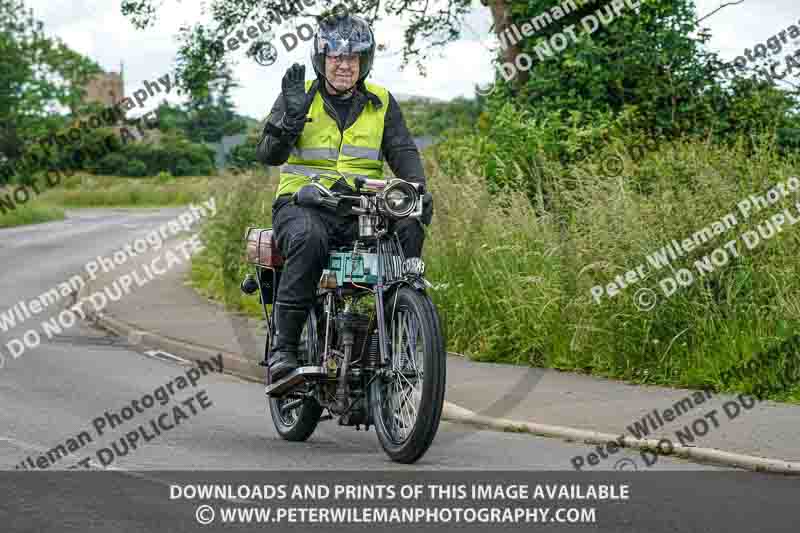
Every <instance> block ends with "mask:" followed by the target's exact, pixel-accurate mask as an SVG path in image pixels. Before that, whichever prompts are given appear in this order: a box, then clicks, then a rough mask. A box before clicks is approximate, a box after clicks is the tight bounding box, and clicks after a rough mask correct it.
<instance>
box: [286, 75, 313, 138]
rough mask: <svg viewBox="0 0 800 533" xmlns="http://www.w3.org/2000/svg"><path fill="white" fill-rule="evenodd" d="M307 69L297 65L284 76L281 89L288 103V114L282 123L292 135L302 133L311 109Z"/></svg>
mask: <svg viewBox="0 0 800 533" xmlns="http://www.w3.org/2000/svg"><path fill="white" fill-rule="evenodd" d="M305 81H306V67H305V65H298V64H297V63H295V64H294V65H292V66H291V67H289V68H288V69H286V74H284V76H283V81H282V82H281V88H282V89H283V91H282V92H283V99H284V101H285V102H286V114H285V115H284V117H283V119H281V123H282V125H283V126H284V129H285V130H286V131H288V132H290V133H300V132H301V131H302V130H303V127H304V126H305V122H306V113H308V108H309V107H311V98H309V95H308V94H307V93H306V87H305Z"/></svg>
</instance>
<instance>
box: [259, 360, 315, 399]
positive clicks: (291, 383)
mask: <svg viewBox="0 0 800 533" xmlns="http://www.w3.org/2000/svg"><path fill="white" fill-rule="evenodd" d="M325 375H326V373H325V369H324V368H322V367H321V366H301V367H300V368H298V369H296V370H293V371H292V372H291V373H290V374H289V375H288V376H286V377H284V378H281V379H280V380H279V381H276V382H275V383H271V384H269V385H267V387H266V389H265V392H266V394H267V396H272V397H276V396H281V395H282V394H284V393H285V392H288V391H289V390H291V389H293V388H295V387H297V386H298V385H302V384H303V383H304V382H305V381H306V380H307V379H309V378H323V377H325Z"/></svg>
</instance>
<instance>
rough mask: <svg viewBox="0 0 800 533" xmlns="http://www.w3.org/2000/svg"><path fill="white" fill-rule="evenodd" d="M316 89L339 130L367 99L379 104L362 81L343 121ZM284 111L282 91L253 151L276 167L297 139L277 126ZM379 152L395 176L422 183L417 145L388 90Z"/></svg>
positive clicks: (352, 119)
mask: <svg viewBox="0 0 800 533" xmlns="http://www.w3.org/2000/svg"><path fill="white" fill-rule="evenodd" d="M319 83H320V82H319V80H316V81H315V82H314V84H313V85H312V88H313V87H314V86H318V84H319ZM318 90H319V92H320V93H321V95H322V98H323V100H324V101H325V104H326V105H325V111H326V112H327V113H328V115H330V116H331V118H333V119H334V120H335V121H336V124H337V125H338V126H339V131H344V130H345V129H347V128H349V127H350V126H352V125H353V123H354V122H355V121H356V119H357V118H358V117H359V115H360V114H361V111H363V109H364V106H365V105H366V103H367V101H368V100H369V101H372V102H373V103H374V104H375V105H376V106H380V105H382V104H381V101H380V99H379V98H378V97H377V96H376V95H374V94H372V93H371V92H369V91H368V90H367V89H366V87H365V86H364V85H363V83H362V84H359V85H358V86H357V87H356V89H355V94H354V95H353V96H352V98H354V103H353V107H352V108H351V109H350V115H349V116H348V117H347V120H346V121H345V122H344V124H343V123H342V122H341V121H340V120H339V117H338V116H337V114H336V112H335V110H334V109H333V105H332V104H331V100H330V99H331V98H332V97H331V96H330V95H328V94H327V91H325V89H324V87H321V86H320V87H318ZM285 113H286V102H285V101H284V99H283V93H281V94H280V95H278V99H277V100H275V104H274V105H273V106H272V111H271V112H270V114H269V116H268V117H267V120H266V123H265V124H264V130H263V133H262V136H261V141H259V143H258V148H257V150H256V157H257V158H258V160H259V161H261V162H262V163H264V164H265V165H272V166H279V165H282V164H284V163H286V161H287V159H289V154H290V153H291V151H292V148H293V147H294V144H295V142H297V136H296V135H291V134H289V133H287V132H286V131H284V130H283V129H282V128H281V127H280V125H281V124H282V123H281V119H282V118H283V115H284V114H285ZM306 127H308V125H306ZM381 151H382V152H383V157H384V160H385V161H386V162H387V163H388V164H389V168H391V169H392V172H394V175H395V176H397V177H398V178H403V179H405V180H408V181H411V182H422V183H425V171H424V170H423V168H422V160H421V159H420V156H419V150H417V145H416V144H415V143H414V140H413V139H412V138H411V134H410V133H409V131H408V128H407V127H406V123H405V120H404V119H403V114H402V112H401V111H400V106H399V105H398V104H397V101H396V100H395V99H394V97H393V96H392V95H391V93H389V109H387V110H386V118H385V121H384V127H383V141H382V142H381Z"/></svg>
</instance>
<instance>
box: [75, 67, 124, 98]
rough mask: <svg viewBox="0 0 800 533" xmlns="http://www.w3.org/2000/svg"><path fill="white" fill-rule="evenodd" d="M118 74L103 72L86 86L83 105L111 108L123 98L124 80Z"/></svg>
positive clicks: (120, 74)
mask: <svg viewBox="0 0 800 533" xmlns="http://www.w3.org/2000/svg"><path fill="white" fill-rule="evenodd" d="M122 76H123V74H122V69H121V68H120V72H119V73H117V72H103V73H101V74H97V75H95V76H94V77H93V78H92V79H90V80H89V82H88V83H87V84H86V96H85V97H84V99H83V101H84V103H90V102H95V103H98V104H100V105H102V106H103V107H113V106H115V105H117V104H118V103H120V102H121V101H122V99H123V98H125V80H124V79H123V77H122Z"/></svg>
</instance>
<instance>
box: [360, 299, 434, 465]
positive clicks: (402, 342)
mask: <svg viewBox="0 0 800 533" xmlns="http://www.w3.org/2000/svg"><path fill="white" fill-rule="evenodd" d="M385 307H386V321H387V332H388V336H389V342H390V352H389V354H390V356H391V360H390V362H391V365H390V366H389V369H388V373H387V375H386V376H385V377H383V378H378V379H375V380H374V381H373V382H372V386H371V391H370V392H371V402H372V418H373V420H374V424H375V431H376V433H377V434H378V439H379V441H380V443H381V446H382V447H383V449H384V451H385V452H386V454H387V455H388V456H389V457H390V458H391V459H392V460H393V461H395V462H398V463H405V464H410V463H414V462H416V461H417V460H418V459H419V458H420V457H422V456H423V455H424V454H425V452H426V451H428V448H429V447H430V445H431V443H432V442H433V439H434V437H435V436H436V432H437V430H438V429H439V420H440V419H441V416H442V405H443V404H444V390H445V374H446V363H447V361H446V352H445V346H444V338H443V336H442V328H441V325H440V323H439V316H438V313H437V312H436V307H435V306H434V305H433V302H431V300H430V298H429V297H428V296H427V295H426V294H424V293H422V292H419V291H416V290H414V289H412V288H410V287H401V288H399V289H398V290H397V292H394V293H392V294H391V295H390V296H389V297H388V298H387V301H386V302H385Z"/></svg>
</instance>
